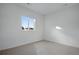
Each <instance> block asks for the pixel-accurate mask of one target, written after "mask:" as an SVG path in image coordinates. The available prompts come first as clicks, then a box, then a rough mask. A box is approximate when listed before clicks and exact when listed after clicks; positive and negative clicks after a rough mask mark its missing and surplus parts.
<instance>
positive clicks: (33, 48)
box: [0, 40, 79, 55]
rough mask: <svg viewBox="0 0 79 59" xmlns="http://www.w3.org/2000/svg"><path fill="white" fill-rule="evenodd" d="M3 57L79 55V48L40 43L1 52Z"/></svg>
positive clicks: (46, 42) (45, 42)
mask: <svg viewBox="0 0 79 59" xmlns="http://www.w3.org/2000/svg"><path fill="white" fill-rule="evenodd" d="M0 54H2V55H79V48H75V47H71V46H66V45H62V44H58V43H55V42H49V41H45V40H42V41H39V42H35V43H31V44H27V45H23V46H20V47H17V48H12V49H8V50H5V51H0Z"/></svg>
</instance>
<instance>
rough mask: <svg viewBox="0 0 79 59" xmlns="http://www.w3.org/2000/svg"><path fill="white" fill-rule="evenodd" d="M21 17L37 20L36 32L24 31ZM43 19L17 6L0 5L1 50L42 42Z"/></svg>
mask: <svg viewBox="0 0 79 59" xmlns="http://www.w3.org/2000/svg"><path fill="white" fill-rule="evenodd" d="M21 16H34V17H35V18H36V30H35V31H22V29H21V27H20V26H21ZM42 37H43V17H42V16H40V15H39V14H37V13H34V12H32V11H30V10H28V9H26V8H23V7H20V6H18V5H16V4H0V50H2V49H7V48H12V47H16V46H19V45H22V44H28V43H31V42H35V41H39V40H42Z"/></svg>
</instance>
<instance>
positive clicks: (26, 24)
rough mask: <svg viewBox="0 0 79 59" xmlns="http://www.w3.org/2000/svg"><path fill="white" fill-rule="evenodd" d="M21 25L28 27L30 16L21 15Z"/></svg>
mask: <svg viewBox="0 0 79 59" xmlns="http://www.w3.org/2000/svg"><path fill="white" fill-rule="evenodd" d="M21 22H22V23H21V26H22V27H24V28H28V17H26V16H22V17H21Z"/></svg>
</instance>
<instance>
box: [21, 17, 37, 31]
mask: <svg viewBox="0 0 79 59" xmlns="http://www.w3.org/2000/svg"><path fill="white" fill-rule="evenodd" d="M35 21H36V19H35V18H33V17H28V16H21V28H22V30H34V29H35Z"/></svg>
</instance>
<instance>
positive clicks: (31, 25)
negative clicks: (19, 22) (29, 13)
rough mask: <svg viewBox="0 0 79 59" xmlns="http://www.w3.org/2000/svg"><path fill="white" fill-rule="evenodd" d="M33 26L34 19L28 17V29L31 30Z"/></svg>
mask: <svg viewBox="0 0 79 59" xmlns="http://www.w3.org/2000/svg"><path fill="white" fill-rule="evenodd" d="M34 27H35V19H34V18H30V19H29V29H31V30H33V29H34Z"/></svg>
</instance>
